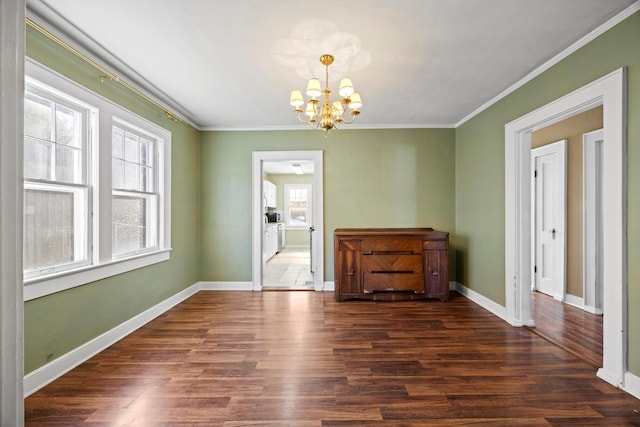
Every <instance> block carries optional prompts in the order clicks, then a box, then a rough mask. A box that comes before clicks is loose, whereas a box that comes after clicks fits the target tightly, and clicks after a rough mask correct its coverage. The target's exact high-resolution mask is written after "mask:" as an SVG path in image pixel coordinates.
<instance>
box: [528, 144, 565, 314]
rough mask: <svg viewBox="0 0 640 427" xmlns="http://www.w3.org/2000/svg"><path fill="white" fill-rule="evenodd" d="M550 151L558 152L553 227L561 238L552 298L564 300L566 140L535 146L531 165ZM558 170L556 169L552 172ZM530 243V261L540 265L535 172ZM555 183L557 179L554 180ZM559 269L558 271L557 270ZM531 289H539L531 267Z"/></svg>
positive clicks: (533, 177)
mask: <svg viewBox="0 0 640 427" xmlns="http://www.w3.org/2000/svg"><path fill="white" fill-rule="evenodd" d="M550 153H558V155H559V159H558V160H559V162H560V166H561V167H562V170H561V171H560V172H559V173H558V174H557V175H558V176H556V177H555V179H558V180H562V185H561V186H559V187H557V188H556V189H554V190H556V191H558V192H559V193H560V194H559V195H557V198H558V199H559V200H560V205H561V206H560V209H561V211H560V215H559V217H558V218H557V224H556V225H555V227H557V229H558V230H559V233H558V240H560V239H561V240H562V256H561V257H558V261H559V265H557V266H555V267H554V272H553V274H554V275H555V276H556V278H558V279H559V280H560V292H559V293H558V294H554V295H553V298H554V299H556V300H559V301H564V300H565V296H566V293H567V280H566V278H567V140H566V139H562V140H560V141H556V142H553V143H551V144H546V145H543V146H540V147H536V148H533V149H531V167H532V168H533V167H534V166H535V164H536V158H537V157H541V156H544V155H547V154H550ZM556 172H558V171H557V170H556V171H554V173H556ZM530 176H531V219H532V220H531V244H532V245H533V246H532V248H531V262H532V263H533V265H534V266H536V265H541V264H540V262H538V261H539V260H538V259H537V256H538V253H537V244H538V238H539V237H540V236H538V233H537V223H536V220H537V215H536V213H537V207H538V206H537V204H538V203H537V201H538V199H537V194H536V189H537V188H538V179H539V178H537V176H536V174H535V173H532V174H531V175H530ZM555 182H556V183H557V181H555ZM558 270H559V271H558ZM531 274H532V276H531V280H532V282H531V289H532V290H539V289H538V283H537V282H536V274H539V272H538V273H536V269H535V268H532V269H531Z"/></svg>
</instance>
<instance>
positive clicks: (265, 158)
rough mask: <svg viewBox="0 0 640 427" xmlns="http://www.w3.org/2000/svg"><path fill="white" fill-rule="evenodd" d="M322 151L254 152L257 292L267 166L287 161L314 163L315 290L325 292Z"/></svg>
mask: <svg viewBox="0 0 640 427" xmlns="http://www.w3.org/2000/svg"><path fill="white" fill-rule="evenodd" d="M322 158H323V152H322V150H301V151H254V152H253V153H252V170H251V176H252V179H251V182H252V197H251V200H252V208H251V212H252V214H251V225H252V262H251V265H252V283H253V290H254V291H261V290H262V267H263V263H262V225H263V223H264V213H263V212H262V209H263V207H262V181H263V170H262V165H263V163H264V162H276V161H287V160H300V161H313V163H314V172H313V194H312V200H313V202H312V206H311V209H312V210H313V221H314V224H313V226H314V227H315V231H314V236H313V247H312V248H311V250H312V251H313V255H314V261H315V262H314V264H315V274H314V277H313V282H314V285H313V286H314V289H315V290H316V291H322V290H324V216H323V215H324V207H323V203H322V202H323V200H324V190H323V187H322V183H323V182H324V179H323V170H324V168H323V166H322Z"/></svg>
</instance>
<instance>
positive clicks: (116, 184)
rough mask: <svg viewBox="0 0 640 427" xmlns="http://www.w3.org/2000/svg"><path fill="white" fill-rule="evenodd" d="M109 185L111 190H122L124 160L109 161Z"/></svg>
mask: <svg viewBox="0 0 640 427" xmlns="http://www.w3.org/2000/svg"><path fill="white" fill-rule="evenodd" d="M111 183H112V186H113V188H124V160H120V159H112V160H111Z"/></svg>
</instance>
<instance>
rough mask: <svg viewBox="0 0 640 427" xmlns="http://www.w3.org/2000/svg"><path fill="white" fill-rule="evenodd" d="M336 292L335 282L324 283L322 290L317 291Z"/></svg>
mask: <svg viewBox="0 0 640 427" xmlns="http://www.w3.org/2000/svg"><path fill="white" fill-rule="evenodd" d="M335 290H336V283H335V282H334V281H330V282H324V283H323V284H322V289H316V291H325V292H333V291H335Z"/></svg>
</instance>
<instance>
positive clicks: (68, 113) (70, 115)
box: [56, 105, 82, 148]
mask: <svg viewBox="0 0 640 427" xmlns="http://www.w3.org/2000/svg"><path fill="white" fill-rule="evenodd" d="M56 142H57V143H58V144H62V145H70V146H72V147H76V148H82V114H81V113H80V112H78V111H75V110H72V109H71V108H67V107H65V106H64V105H56Z"/></svg>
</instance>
